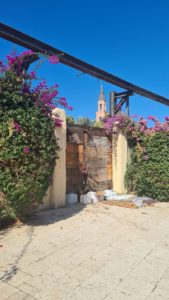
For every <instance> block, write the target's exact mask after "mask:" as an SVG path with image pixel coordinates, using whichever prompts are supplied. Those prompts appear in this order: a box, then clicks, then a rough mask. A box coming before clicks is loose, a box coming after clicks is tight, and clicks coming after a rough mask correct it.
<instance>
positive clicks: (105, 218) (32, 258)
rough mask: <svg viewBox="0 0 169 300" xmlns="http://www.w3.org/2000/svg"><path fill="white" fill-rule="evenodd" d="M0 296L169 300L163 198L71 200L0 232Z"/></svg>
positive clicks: (168, 224) (168, 217)
mask: <svg viewBox="0 0 169 300" xmlns="http://www.w3.org/2000/svg"><path fill="white" fill-rule="evenodd" d="M0 239H1V240H0V279H1V282H0V299H1V300H5V299H10V300H31V299H39V300H43V299H47V300H57V299H58V300H59V299H65V300H69V299H70V300H76V299H77V300H81V299H84V300H90V299H91V300H95V299H97V300H102V299H105V300H110V299H112V300H128V299H130V300H144V299H145V300H166V299H169V204H163V203H160V204H156V205H155V206H154V207H145V208H140V209H131V208H130V209H129V208H122V207H116V206H110V205H106V204H102V203H99V204H96V205H89V206H82V205H80V204H79V205H76V206H71V207H67V208H63V209H58V210H50V211H46V212H40V213H37V214H35V215H34V216H32V217H31V219H30V220H29V222H28V224H27V225H22V226H16V227H13V228H10V229H8V230H3V231H1V232H0Z"/></svg>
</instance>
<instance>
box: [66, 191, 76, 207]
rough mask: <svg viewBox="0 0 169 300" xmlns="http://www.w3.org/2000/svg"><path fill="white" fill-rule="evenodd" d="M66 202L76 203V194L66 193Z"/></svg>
mask: <svg viewBox="0 0 169 300" xmlns="http://www.w3.org/2000/svg"><path fill="white" fill-rule="evenodd" d="M66 203H67V204H69V205H71V204H75V203H77V194H75V193H71V194H67V195H66Z"/></svg>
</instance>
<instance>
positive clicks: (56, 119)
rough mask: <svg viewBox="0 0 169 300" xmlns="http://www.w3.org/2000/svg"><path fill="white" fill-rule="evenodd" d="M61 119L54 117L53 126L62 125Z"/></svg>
mask: <svg viewBox="0 0 169 300" xmlns="http://www.w3.org/2000/svg"><path fill="white" fill-rule="evenodd" d="M62 122H63V121H62V120H61V119H59V118H55V119H54V123H55V126H56V127H62Z"/></svg>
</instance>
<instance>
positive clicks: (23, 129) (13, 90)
mask: <svg viewBox="0 0 169 300" xmlns="http://www.w3.org/2000/svg"><path fill="white" fill-rule="evenodd" d="M23 73H24V71H23V72H22V73H21V75H17V73H16V72H14V71H12V70H9V71H6V73H5V75H3V76H1V77H0V191H1V192H2V193H3V194H4V195H5V199H6V200H5V202H4V201H3V203H2V201H1V205H0V220H2V219H3V218H5V214H6V216H8V215H10V214H11V216H12V217H14V216H15V217H21V216H24V215H25V214H26V213H27V212H28V210H29V209H31V208H32V207H36V206H37V205H38V204H39V203H40V202H41V200H42V198H43V196H44V194H45V192H46V190H47V188H48V186H49V183H50V182H51V178H52V174H53V170H54V166H55V160H56V156H57V152H58V150H59V148H58V145H57V140H56V138H55V135H54V129H55V125H54V122H53V120H52V119H51V116H50V115H49V114H44V113H43V109H42V106H36V105H34V101H33V97H32V95H33V92H31V91H29V92H22V89H23V83H24V82H25V80H24V76H23ZM4 203H5V204H4Z"/></svg>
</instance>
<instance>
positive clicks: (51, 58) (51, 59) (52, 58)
mask: <svg viewBox="0 0 169 300" xmlns="http://www.w3.org/2000/svg"><path fill="white" fill-rule="evenodd" d="M49 62H50V63H51V64H58V62H59V58H58V57H57V56H56V55H51V56H49Z"/></svg>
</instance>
